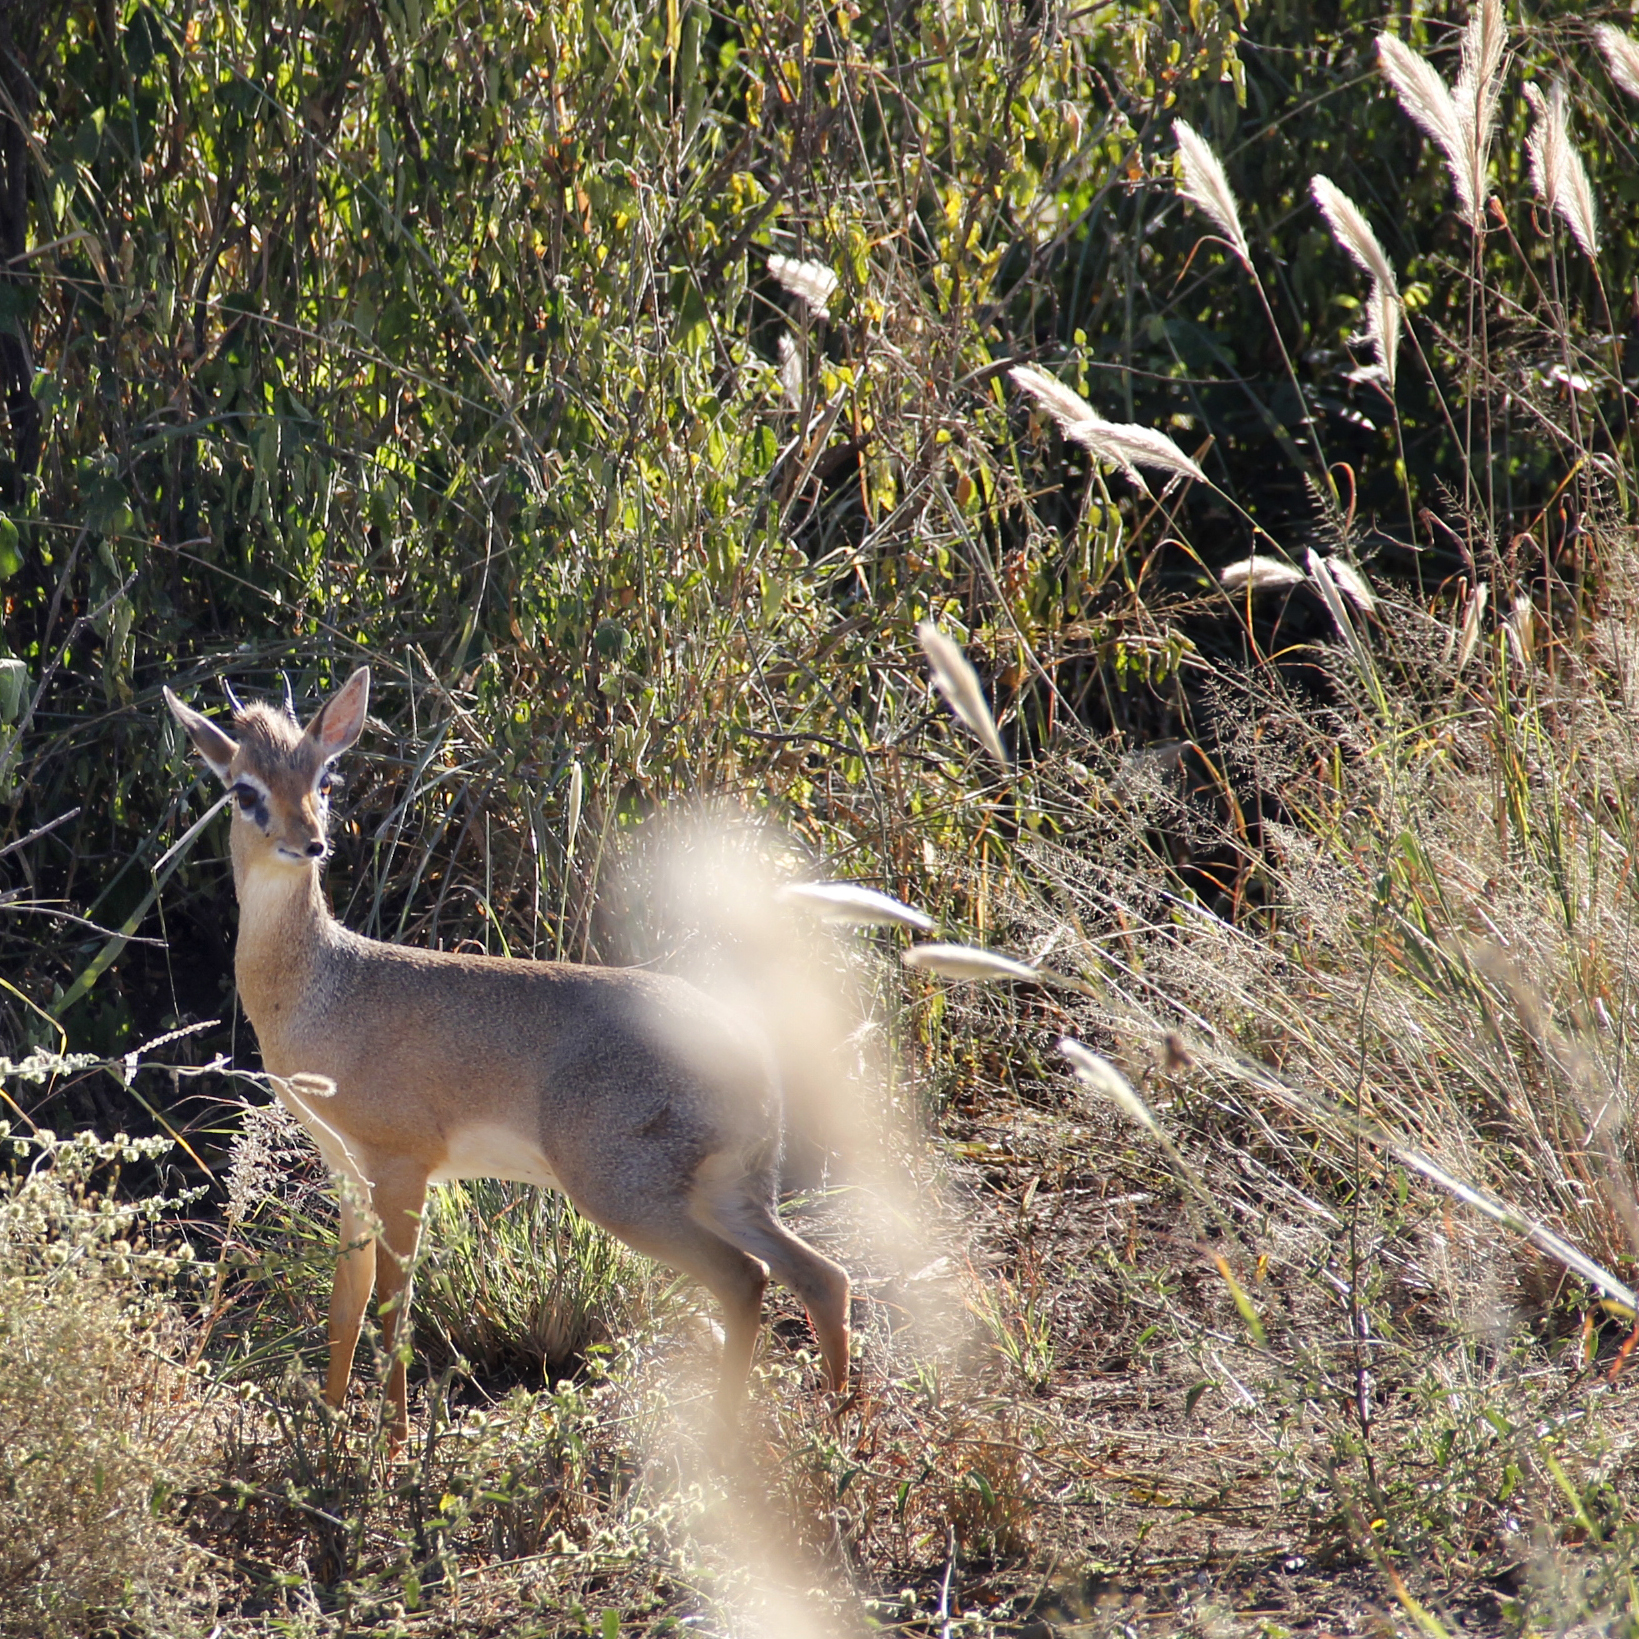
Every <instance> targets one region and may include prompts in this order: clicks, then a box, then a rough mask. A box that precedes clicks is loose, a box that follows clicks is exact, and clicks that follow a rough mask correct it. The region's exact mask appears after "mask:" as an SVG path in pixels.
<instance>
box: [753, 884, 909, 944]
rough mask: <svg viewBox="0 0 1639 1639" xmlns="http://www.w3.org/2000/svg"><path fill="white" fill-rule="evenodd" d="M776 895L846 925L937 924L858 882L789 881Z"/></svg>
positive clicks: (819, 916)
mask: <svg viewBox="0 0 1639 1639" xmlns="http://www.w3.org/2000/svg"><path fill="white" fill-rule="evenodd" d="M775 897H776V898H778V899H781V900H784V901H785V902H786V903H787V904H793V905H797V906H800V907H801V908H802V909H803V910H805V911H810V912H812V913H813V914H814V915H815V916H817V917H818V918H819V919H820V920H821V921H822V922H830V923H835V924H838V925H840V926H843V927H899V928H915V929H916V930H917V931H918V932H919V933H926V932H927V931H928V930H929V929H930V928H932V927H933V926H934V921H933V918H932V917H931V916H929V915H928V913H927V912H926V911H919V910H916V909H915V908H914V907H912V906H910V905H907V904H905V903H903V901H901V900H898V899H895V898H894V897H893V895H892V894H886V893H883V892H881V890H880V889H877V888H866V887H863V886H861V885H860V884H859V883H857V882H787V883H786V884H785V886H784V887H782V888H781V889H780V890H779V891H778V893H777V894H776V895H775Z"/></svg>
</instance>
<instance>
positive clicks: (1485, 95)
mask: <svg viewBox="0 0 1639 1639" xmlns="http://www.w3.org/2000/svg"><path fill="white" fill-rule="evenodd" d="M1506 44H1507V34H1506V31H1505V30H1504V28H1503V21H1502V6H1501V3H1500V0H1480V5H1479V9H1478V10H1477V11H1476V12H1475V13H1474V15H1473V16H1472V17H1471V18H1470V19H1469V23H1468V27H1467V28H1465V29H1464V30H1463V45H1462V62H1461V67H1460V68H1459V70H1458V74H1457V87H1456V91H1455V93H1453V92H1452V91H1451V90H1450V89H1448V88H1447V86H1446V83H1445V81H1444V80H1442V79H1441V78H1440V76H1439V75H1438V74H1437V73H1435V71H1434V69H1433V68H1432V67H1431V66H1430V65H1429V63H1428V62H1427V61H1426V60H1425V59H1424V58H1422V57H1420V56H1419V55H1418V54H1417V53H1416V52H1415V51H1413V50H1412V49H1411V47H1410V46H1408V45H1407V44H1406V43H1405V42H1404V41H1403V40H1399V39H1397V38H1396V37H1395V36H1394V35H1392V34H1380V35H1378V37H1377V55H1378V60H1379V62H1380V63H1381V64H1382V68H1383V74H1384V76H1385V78H1387V80H1388V82H1389V84H1390V85H1392V86H1393V87H1394V90H1395V94H1396V95H1397V96H1398V97H1399V99H1400V106H1401V107H1402V108H1404V109H1405V111H1406V112H1407V113H1408V114H1409V115H1411V117H1412V118H1413V119H1414V120H1415V121H1416V122H1417V123H1418V124H1419V125H1420V126H1422V128H1423V129H1424V130H1425V131H1426V132H1428V134H1429V135H1430V136H1431V137H1433V138H1434V140H1435V141H1436V142H1437V143H1438V144H1439V145H1440V149H1441V151H1442V152H1443V153H1444V154H1445V158H1446V166H1447V168H1448V169H1449V170H1450V172H1451V180H1452V183H1453V185H1454V186H1455V187H1456V189H1457V199H1458V201H1459V203H1460V204H1461V205H1462V208H1463V216H1464V218H1465V220H1466V221H1467V222H1468V225H1469V226H1470V227H1471V228H1473V229H1474V230H1475V231H1476V232H1478V231H1479V230H1480V228H1481V227H1482V226H1483V225H1484V215H1485V178H1486V172H1487V170H1488V169H1489V168H1490V163H1491V133H1492V131H1493V129H1494V128H1495V126H1496V123H1497V109H1498V103H1499V99H1500V96H1501V92H1502V60H1503V49H1504V47H1505V45H1506Z"/></svg>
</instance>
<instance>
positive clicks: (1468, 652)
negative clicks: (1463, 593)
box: [1457, 580, 1491, 671]
mask: <svg viewBox="0 0 1639 1639" xmlns="http://www.w3.org/2000/svg"><path fill="white" fill-rule="evenodd" d="M1490 596H1491V587H1490V585H1489V584H1488V583H1487V582H1485V581H1483V580H1482V581H1481V582H1480V584H1479V585H1478V586H1476V587H1475V588H1474V590H1473V591H1472V592H1471V593H1470V594H1469V598H1468V607H1467V609H1465V610H1464V611H1463V631H1462V636H1461V637H1460V638H1459V639H1458V641H1457V670H1458V671H1462V670H1463V669H1464V667H1466V666H1467V665H1468V663H1469V661H1470V660H1472V659H1473V658H1474V651H1475V650H1476V649H1477V648H1478V647H1479V646H1480V620H1481V618H1482V617H1483V616H1484V614H1485V605H1486V602H1487V600H1488V599H1489V598H1490Z"/></svg>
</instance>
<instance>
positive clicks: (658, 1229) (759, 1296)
mask: <svg viewBox="0 0 1639 1639" xmlns="http://www.w3.org/2000/svg"><path fill="white" fill-rule="evenodd" d="M604 1227H605V1228H607V1229H609V1230H610V1231H611V1232H612V1233H614V1234H616V1235H619V1236H620V1238H621V1239H622V1240H623V1241H625V1243H626V1244H627V1245H628V1246H630V1247H632V1248H633V1249H634V1250H636V1251H638V1252H642V1253H645V1254H646V1255H647V1256H649V1257H651V1258H654V1259H655V1260H656V1261H657V1262H660V1263H665V1264H670V1265H671V1267H672V1268H673V1269H677V1270H680V1271H681V1272H682V1273H683V1274H685V1275H692V1276H693V1277H694V1278H695V1279H696V1280H697V1281H699V1282H700V1284H701V1285H702V1286H704V1287H705V1288H706V1290H707V1291H708V1292H710V1293H711V1295H712V1296H713V1297H714V1298H716V1299H717V1302H718V1304H719V1305H720V1306H721V1308H722V1311H723V1338H724V1342H723V1374H722V1376H721V1378H720V1379H719V1380H718V1389H717V1411H718V1415H719V1416H720V1417H721V1419H722V1421H723V1423H724V1425H725V1428H726V1429H727V1430H729V1431H732V1430H733V1429H734V1427H735V1425H736V1422H737V1420H738V1414H739V1410H740V1402H741V1401H742V1400H743V1399H744V1397H745V1386H746V1378H747V1377H748V1376H749V1375H750V1373H751V1357H752V1356H753V1355H754V1354H755V1353H756V1350H757V1333H758V1331H759V1330H760V1328H761V1326H762V1321H763V1292H764V1290H765V1289H766V1288H767V1286H768V1271H767V1270H766V1269H764V1268H763V1266H762V1264H761V1263H760V1262H758V1260H757V1259H756V1258H753V1257H748V1256H747V1255H746V1254H745V1253H744V1252H742V1251H741V1250H740V1248H739V1247H737V1246H734V1245H731V1244H730V1243H729V1242H728V1241H726V1240H725V1239H724V1238H723V1237H722V1236H721V1235H720V1234H718V1233H717V1232H716V1231H715V1230H713V1229H709V1228H707V1227H706V1225H704V1224H700V1223H696V1222H695V1221H694V1220H693V1219H692V1218H684V1217H679V1219H678V1220H677V1221H675V1222H673V1223H669V1224H654V1223H648V1224H642V1225H633V1224H630V1223H605V1225H604Z"/></svg>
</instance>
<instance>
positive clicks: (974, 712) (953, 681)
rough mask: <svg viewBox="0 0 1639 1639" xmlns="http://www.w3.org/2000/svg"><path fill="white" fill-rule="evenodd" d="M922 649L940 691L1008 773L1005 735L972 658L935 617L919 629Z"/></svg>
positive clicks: (917, 633) (918, 637) (917, 631)
mask: <svg viewBox="0 0 1639 1639" xmlns="http://www.w3.org/2000/svg"><path fill="white" fill-rule="evenodd" d="M916 636H917V640H918V641H919V642H920V643H921V645H922V652H923V654H925V655H926V656H927V657H928V664H929V666H931V667H932V668H933V680H934V682H936V683H937V684H938V685H939V692H940V693H941V694H943V695H944V697H945V699H946V700H947V701H948V702H949V704H950V709H951V710H952V711H954V712H955V713H956V715H957V716H958V717H960V718H961V719H962V721H963V722H964V723H966V724H967V726H968V727H969V728H970V729H972V730H973V732H974V733H975V734H976V735H977V736H978V737H979V743H980V744H981V745H982V746H983V747H984V748H985V750H986V751H988V752H989V753H990V755H991V756H992V757H994V758H995V759H996V762H997V764H998V765H999V766H1000V767H1001V769H1002V770H1003V772H1004V773H1005V772H1006V770H1007V766H1008V763H1007V752H1006V751H1005V750H1003V748H1002V737H1001V735H1000V734H999V733H998V732H997V730H996V719H995V718H994V717H992V716H991V714H990V705H989V702H988V701H986V699H985V691H984V689H983V688H982V687H981V685H980V683H979V674H978V673H977V672H976V671H974V669H973V666H972V664H971V663H970V662H969V660H968V657H967V656H966V655H965V654H963V653H962V651H961V649H960V648H959V647H958V646H957V645H956V644H955V643H953V642H952V641H951V640H950V638H948V637H947V636H946V635H945V634H944V633H943V632H942V631H940V629H939V628H938V627H937V626H935V625H934V623H933V622H932V621H931V620H924V621H923V622H922V624H921V625H920V626H918V627H917V628H916Z"/></svg>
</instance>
